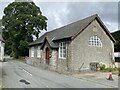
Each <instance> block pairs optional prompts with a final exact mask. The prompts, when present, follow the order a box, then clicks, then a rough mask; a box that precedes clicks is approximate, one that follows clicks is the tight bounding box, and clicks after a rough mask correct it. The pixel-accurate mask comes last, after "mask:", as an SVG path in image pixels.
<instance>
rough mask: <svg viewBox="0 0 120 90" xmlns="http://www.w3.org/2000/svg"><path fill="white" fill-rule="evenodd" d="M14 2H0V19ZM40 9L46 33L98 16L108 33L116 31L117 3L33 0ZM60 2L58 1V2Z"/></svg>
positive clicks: (92, 0) (8, 0)
mask: <svg viewBox="0 0 120 90" xmlns="http://www.w3.org/2000/svg"><path fill="white" fill-rule="evenodd" d="M12 1H14V0H6V1H1V2H0V8H1V9H0V18H2V16H3V10H4V8H5V7H6V6H7V5H8V4H9V3H10V2H12ZM33 1H34V2H35V4H36V5H37V6H38V7H40V9H41V11H42V13H43V15H45V16H46V17H47V18H48V21H47V22H48V27H47V29H48V31H50V30H53V29H55V28H58V27H61V26H64V25H66V24H69V23H72V22H74V21H77V20H80V19H83V18H86V17H88V16H91V15H93V14H98V15H99V17H100V18H101V19H102V21H103V23H104V24H105V25H106V27H107V28H108V29H109V31H110V32H114V31H116V30H118V2H117V0H115V1H116V2H96V0H91V1H90V0H89V2H80V1H81V0H77V1H76V2H68V1H65V2H63V1H62V0H61V2H54V1H53V2H43V1H42V2H39V0H33ZM59 1H60V0H59Z"/></svg>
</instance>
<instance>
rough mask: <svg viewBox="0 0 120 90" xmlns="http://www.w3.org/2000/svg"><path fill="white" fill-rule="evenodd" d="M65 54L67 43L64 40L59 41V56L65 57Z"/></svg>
mask: <svg viewBox="0 0 120 90" xmlns="http://www.w3.org/2000/svg"><path fill="white" fill-rule="evenodd" d="M66 56H67V45H66V42H60V43H59V58H60V59H66Z"/></svg>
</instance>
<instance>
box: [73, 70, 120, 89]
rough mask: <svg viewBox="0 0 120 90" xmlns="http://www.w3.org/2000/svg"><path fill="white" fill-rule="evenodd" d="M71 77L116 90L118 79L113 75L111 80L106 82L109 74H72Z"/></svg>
mask: <svg viewBox="0 0 120 90" xmlns="http://www.w3.org/2000/svg"><path fill="white" fill-rule="evenodd" d="M72 76H73V77H75V78H80V79H84V80H88V81H91V82H96V83H99V84H103V85H106V86H110V87H113V88H118V78H119V77H118V76H117V75H113V80H107V78H108V77H109V73H102V72H91V73H79V74H73V75H72Z"/></svg>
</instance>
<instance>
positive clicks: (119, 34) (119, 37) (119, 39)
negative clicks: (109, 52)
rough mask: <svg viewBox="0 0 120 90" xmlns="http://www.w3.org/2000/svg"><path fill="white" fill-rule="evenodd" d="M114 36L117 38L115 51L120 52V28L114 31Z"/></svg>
mask: <svg viewBox="0 0 120 90" xmlns="http://www.w3.org/2000/svg"><path fill="white" fill-rule="evenodd" d="M112 35H113V37H114V38H115V40H116V43H115V52H120V30H118V31H116V32H114V33H112Z"/></svg>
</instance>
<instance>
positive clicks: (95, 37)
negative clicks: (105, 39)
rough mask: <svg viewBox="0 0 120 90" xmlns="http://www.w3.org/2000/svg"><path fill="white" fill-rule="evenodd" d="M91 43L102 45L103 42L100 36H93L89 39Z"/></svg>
mask: <svg viewBox="0 0 120 90" xmlns="http://www.w3.org/2000/svg"><path fill="white" fill-rule="evenodd" d="M89 45H92V46H102V42H101V40H100V38H98V36H92V37H90V39H89Z"/></svg>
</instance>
